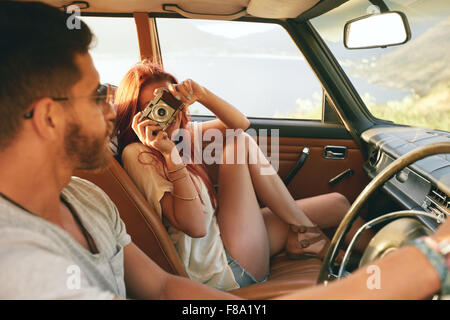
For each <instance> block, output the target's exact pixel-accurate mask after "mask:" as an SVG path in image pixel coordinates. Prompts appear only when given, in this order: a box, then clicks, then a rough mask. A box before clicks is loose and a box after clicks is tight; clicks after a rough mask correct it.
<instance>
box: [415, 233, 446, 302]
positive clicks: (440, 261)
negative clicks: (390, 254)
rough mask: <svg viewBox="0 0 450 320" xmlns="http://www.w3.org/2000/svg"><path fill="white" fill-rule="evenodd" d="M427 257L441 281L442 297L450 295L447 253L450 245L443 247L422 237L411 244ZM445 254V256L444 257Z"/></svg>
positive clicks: (444, 243)
mask: <svg viewBox="0 0 450 320" xmlns="http://www.w3.org/2000/svg"><path fill="white" fill-rule="evenodd" d="M410 244H412V245H414V246H415V247H416V248H417V249H419V250H420V252H422V253H423V254H424V255H425V257H427V259H428V261H429V262H430V264H431V265H432V266H433V267H434V269H435V270H436V272H437V274H438V275H439V279H440V281H441V295H443V296H445V295H450V272H449V269H450V255H449V254H448V252H447V253H445V252H446V251H447V250H448V249H446V248H443V245H446V246H447V247H448V246H450V243H449V242H448V241H447V242H442V244H443V245H441V244H440V243H437V242H436V241H434V240H433V239H432V238H430V237H421V238H418V239H415V240H413V241H411V242H410ZM444 254H445V255H444Z"/></svg>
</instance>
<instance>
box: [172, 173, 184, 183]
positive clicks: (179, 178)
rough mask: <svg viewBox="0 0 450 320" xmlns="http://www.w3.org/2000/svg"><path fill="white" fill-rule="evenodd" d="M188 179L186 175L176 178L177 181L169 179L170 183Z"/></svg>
mask: <svg viewBox="0 0 450 320" xmlns="http://www.w3.org/2000/svg"><path fill="white" fill-rule="evenodd" d="M186 177H187V174H185V175H183V176H181V177H178V178H175V179H170V178H169V181H170V182H175V181H178V180H181V179H183V178H186Z"/></svg>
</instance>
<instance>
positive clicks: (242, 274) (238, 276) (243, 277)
mask: <svg viewBox="0 0 450 320" xmlns="http://www.w3.org/2000/svg"><path fill="white" fill-rule="evenodd" d="M225 253H226V255H227V261H228V265H229V266H230V268H231V271H233V275H234V280H236V282H237V283H238V284H239V286H240V287H241V288H243V287H246V286H249V285H251V284H255V283H260V282H266V281H267V279H268V278H269V275H268V274H267V276H266V277H265V278H264V279H263V280H261V281H258V280H256V279H255V278H254V277H253V276H252V275H251V274H250V273H249V272H248V271H247V270H245V269H244V268H243V267H242V266H241V265H240V264H239V262H237V261H236V260H235V259H233V257H232V256H231V255H230V254H229V253H228V251H227V250H225Z"/></svg>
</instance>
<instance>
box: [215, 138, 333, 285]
mask: <svg viewBox="0 0 450 320" xmlns="http://www.w3.org/2000/svg"><path fill="white" fill-rule="evenodd" d="M242 137H244V138H245V139H246V143H245V144H243V145H244V147H245V148H244V150H242V148H239V147H240V146H242V144H240V143H238V142H237V141H236V140H238V139H239V138H242ZM255 147H256V149H255ZM251 148H254V149H253V150H256V151H258V152H260V153H261V156H262V158H260V159H262V160H263V161H262V162H258V163H254V164H248V162H249V161H248V160H249V157H248V154H249V149H251ZM242 153H245V154H242ZM230 154H232V157H231V161H229V160H230ZM224 155H225V159H224V161H223V162H224V163H223V164H222V165H220V167H219V175H218V184H219V193H218V205H219V207H218V211H217V219H218V223H219V228H220V230H221V235H222V241H223V243H224V245H225V248H226V249H227V250H228V251H229V252H230V254H231V255H232V256H233V257H234V258H235V259H236V260H237V261H238V262H239V263H240V264H241V265H242V266H243V267H244V268H245V269H247V270H248V271H249V272H250V273H251V274H252V275H253V276H254V277H255V278H256V279H257V280H261V279H263V278H264V277H265V276H266V275H267V272H268V270H269V258H270V253H271V250H270V247H271V242H273V241H275V242H279V241H284V242H285V237H286V233H287V232H285V234H283V235H282V236H281V240H280V239H275V240H274V239H270V238H272V237H274V236H275V237H278V232H275V233H274V234H273V235H272V234H271V233H269V234H268V232H267V229H266V223H265V220H264V218H263V215H261V209H260V207H259V203H258V201H257V197H256V194H258V197H259V198H260V199H261V200H262V201H263V202H264V203H265V204H266V205H268V206H269V207H270V208H272V211H273V212H275V213H276V214H277V215H278V216H279V217H280V218H281V220H283V221H286V223H287V224H286V225H288V224H296V225H305V226H312V225H313V223H312V222H311V220H310V219H309V218H308V217H307V216H306V215H305V214H304V213H303V212H302V210H301V209H300V208H299V206H298V205H297V203H296V202H295V201H294V199H293V198H292V197H291V195H290V194H289V191H288V190H287V189H286V187H285V186H284V184H283V182H282V181H281V179H280V178H279V176H278V175H277V174H272V175H261V174H260V173H261V169H262V167H261V166H264V165H265V164H268V162H267V160H266V159H265V157H264V156H263V155H262V152H261V151H260V150H259V148H258V147H257V145H256V142H255V141H254V140H253V139H252V138H251V137H250V136H248V135H247V134H241V135H238V138H237V139H235V140H232V141H230V142H229V143H227V144H226V146H225V148H224ZM234 155H236V156H237V157H241V158H242V156H243V158H244V161H241V162H238V159H234ZM264 160H265V162H264ZM227 163H231V164H227ZM239 163H241V164H239ZM269 166H270V164H269ZM255 192H256V194H255ZM269 237H270V238H269ZM324 244H325V240H322V241H319V242H317V243H315V244H313V245H311V249H312V250H314V246H316V247H317V248H319V249H320V248H322V247H323V245H324Z"/></svg>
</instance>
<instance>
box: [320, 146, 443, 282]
mask: <svg viewBox="0 0 450 320" xmlns="http://www.w3.org/2000/svg"><path fill="white" fill-rule="evenodd" d="M441 153H450V142H437V143H432V144H429V145H426V146H422V147H419V148H417V149H415V150H413V151H410V152H408V153H406V154H404V155H403V156H401V157H399V158H398V159H397V160H395V161H393V162H392V163H391V164H390V165H388V166H387V167H386V168H384V169H383V170H382V171H381V172H380V173H379V174H378V175H377V176H376V177H375V178H373V179H372V181H371V182H370V183H369V184H368V185H367V186H366V187H365V188H364V190H363V191H362V192H361V193H360V194H359V196H358V197H357V198H356V200H355V201H354V202H353V204H352V206H351V207H350V209H349V210H348V212H347V213H346V215H345V217H344V218H343V219H342V221H341V223H340V225H339V227H338V229H337V230H336V233H335V234H334V236H333V239H332V240H331V243H330V247H329V249H328V252H327V254H326V255H325V258H324V260H323V264H322V268H321V270H320V273H319V277H318V280H317V283H318V284H321V283H323V282H325V281H328V280H331V279H332V276H333V270H332V267H333V265H334V262H335V259H336V256H337V252H339V248H340V247H341V245H342V243H343V239H344V238H345V235H346V234H347V233H348V231H349V230H350V228H351V227H352V224H353V222H354V221H355V220H356V218H357V217H358V215H359V210H360V209H361V207H362V206H363V205H364V203H365V202H366V201H367V199H368V198H369V197H370V196H371V194H372V193H373V192H374V191H375V190H376V189H378V187H380V186H381V185H383V184H384V183H385V182H386V181H388V180H389V179H391V178H392V177H393V176H394V175H395V174H397V172H399V171H401V170H402V169H403V168H405V167H406V166H408V165H410V164H412V163H414V162H416V161H418V160H421V159H423V158H426V157H428V156H431V155H435V154H441Z"/></svg>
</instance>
